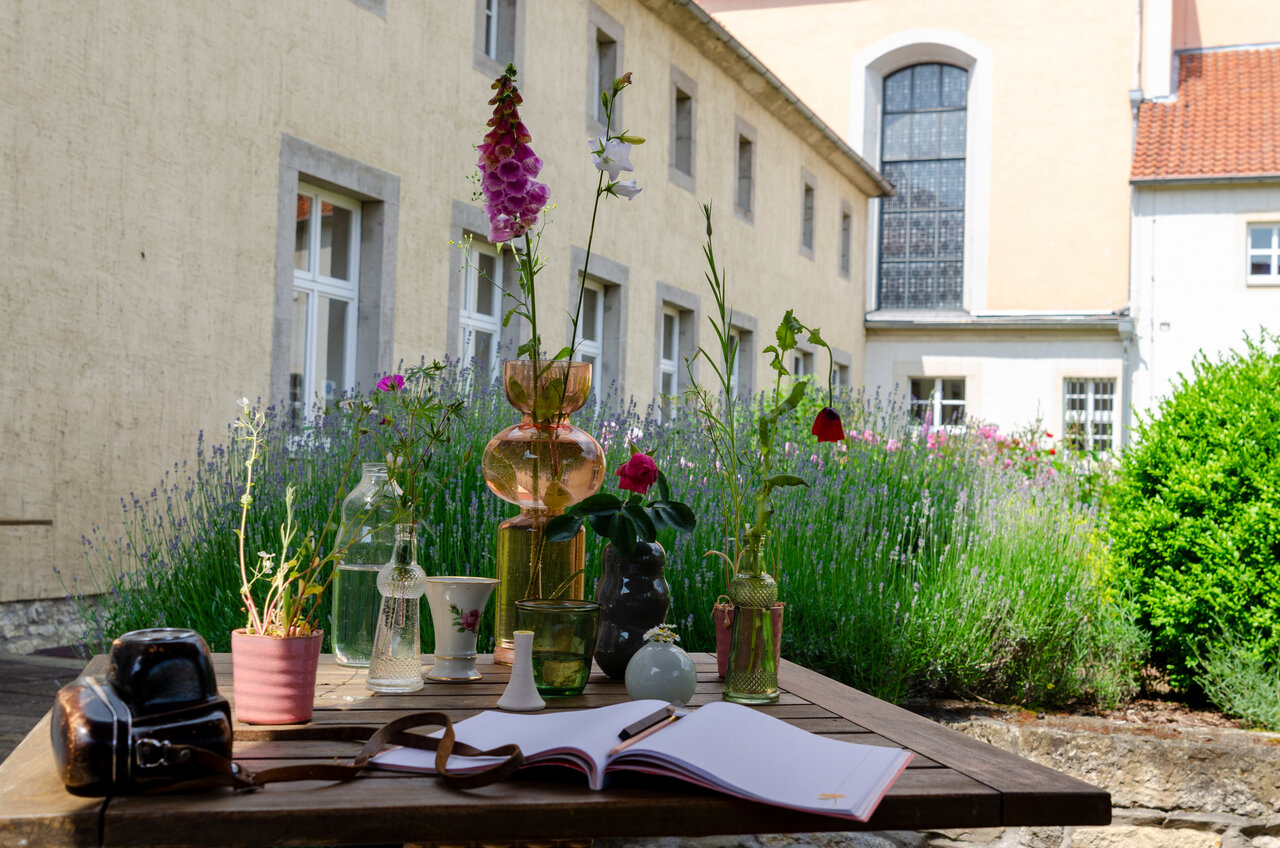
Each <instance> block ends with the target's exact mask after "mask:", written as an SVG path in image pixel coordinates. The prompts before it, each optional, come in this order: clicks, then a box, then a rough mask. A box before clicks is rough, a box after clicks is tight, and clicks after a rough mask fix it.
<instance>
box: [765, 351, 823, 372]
mask: <svg viewBox="0 0 1280 848" xmlns="http://www.w3.org/2000/svg"><path fill="white" fill-rule="evenodd" d="M766 352H767V351H766ZM811 374H813V354H812V353H809V352H808V351H805V350H797V351H795V353H793V354H792V356H791V376H793V377H808V376H810V375H811Z"/></svg>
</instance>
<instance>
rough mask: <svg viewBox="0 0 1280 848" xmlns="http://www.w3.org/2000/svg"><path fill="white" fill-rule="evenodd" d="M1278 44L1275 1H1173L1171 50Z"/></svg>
mask: <svg viewBox="0 0 1280 848" xmlns="http://www.w3.org/2000/svg"><path fill="white" fill-rule="evenodd" d="M1277 41H1280V3H1276V2H1275V0H1173V49H1174V50H1183V49H1185V48H1189V47H1227V46H1230V45H1235V44H1274V43H1276V42H1277Z"/></svg>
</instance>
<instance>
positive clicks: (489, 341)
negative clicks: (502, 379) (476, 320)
mask: <svg viewBox="0 0 1280 848" xmlns="http://www.w3.org/2000/svg"><path fill="white" fill-rule="evenodd" d="M472 349H473V350H474V352H475V353H474V355H475V358H476V359H477V360H478V361H479V362H480V367H481V368H483V369H486V370H487V369H488V368H489V367H490V366H492V364H493V333H486V332H485V331H484V330H476V331H475V336H474V338H473V339H472Z"/></svg>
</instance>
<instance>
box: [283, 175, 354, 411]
mask: <svg viewBox="0 0 1280 848" xmlns="http://www.w3.org/2000/svg"><path fill="white" fill-rule="evenodd" d="M298 195H299V196H303V195H305V196H307V197H310V198H311V216H310V220H309V223H308V227H307V236H308V244H307V267H306V268H305V269H301V268H298V267H297V266H296V264H295V266H294V271H293V291H294V294H295V295H297V294H299V293H301V294H303V295H305V296H306V299H307V306H306V313H305V326H304V327H301V328H299V327H294V339H295V342H296V340H297V339H298V336H299V330H301V338H302V387H301V389H300V390H299V393H298V399H297V400H293V399H292V398H290V400H291V403H292V410H291V413H292V415H293V416H294V417H295V420H302V421H307V422H310V421H311V420H312V418H313V417H314V415H315V405H316V400H317V399H318V400H322V401H323V400H327V399H328V392H324V393H323V394H321V393H320V392H318V388H319V387H318V386H317V385H316V373H315V363H316V354H317V345H318V342H317V338H318V336H319V328H320V317H321V316H320V306H319V299H320V298H321V297H326V298H329V299H330V300H339V301H343V302H345V303H346V304H347V316H346V326H345V327H344V328H343V330H344V333H343V334H344V337H345V338H344V348H343V352H342V363H343V364H342V379H341V381H335V382H337V383H338V384H337V385H335V386H334V394H335V396H337V395H340V394H343V393H345V392H349V391H351V389H352V388H354V386H355V371H356V328H357V318H358V312H359V303H360V212H361V205H360V201H358V200H353V199H351V198H349V197H344V196H343V195H340V194H336V193H334V192H331V191H327V190H325V189H322V188H318V187H317V186H313V185H309V184H307V183H305V182H302V181H299V182H298ZM324 203H330V204H332V205H334V206H336V207H339V208H341V209H346V210H347V211H349V212H350V213H351V223H350V228H351V231H350V233H349V234H348V236H347V238H348V244H349V245H350V249H349V250H348V252H347V279H345V280H343V279H339V278H337V277H330V276H327V275H325V274H321V273H320V271H319V267H320V250H321V244H320V239H321V235H322V233H321V231H322V229H323V228H322V227H321V215H322V211H323V204H324ZM295 354H296V351H295V350H292V349H291V351H290V362H291V363H292V362H294V361H295ZM290 371H291V373H292V366H291V368H290ZM299 413H300V414H299Z"/></svg>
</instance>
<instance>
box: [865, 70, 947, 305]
mask: <svg viewBox="0 0 1280 848" xmlns="http://www.w3.org/2000/svg"><path fill="white" fill-rule="evenodd" d="M968 89H969V74H968V72H967V71H965V70H964V69H963V68H957V67H955V66H953V65H940V64H927V65H913V66H912V67H909V68H903V69H902V70H900V71H898V72H896V73H893V74H890V75H889V76H887V77H885V80H884V121H883V139H882V144H881V150H882V155H881V161H882V165H881V168H882V170H883V172H884V175H885V178H886V179H888V180H889V182H890V183H891V184H892V185H893V187H894V189H895V190H896V191H897V195H896V196H895V197H887V198H885V199H884V200H883V201H882V202H881V204H880V277H879V298H878V306H879V308H880V309H960V308H962V305H963V295H964V276H963V272H964V148H965V118H966V104H967V102H968Z"/></svg>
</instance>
